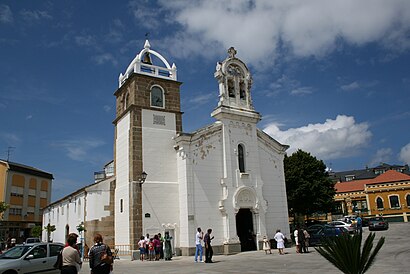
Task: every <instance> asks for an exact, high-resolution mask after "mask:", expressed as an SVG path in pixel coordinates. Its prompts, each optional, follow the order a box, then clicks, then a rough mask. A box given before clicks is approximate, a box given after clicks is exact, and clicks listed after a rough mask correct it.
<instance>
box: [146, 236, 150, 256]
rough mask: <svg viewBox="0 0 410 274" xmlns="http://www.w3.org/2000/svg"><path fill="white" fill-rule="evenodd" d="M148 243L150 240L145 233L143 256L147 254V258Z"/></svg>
mask: <svg viewBox="0 0 410 274" xmlns="http://www.w3.org/2000/svg"><path fill="white" fill-rule="evenodd" d="M149 242H150V238H149V234H148V233H147V235H145V254H147V256H148V257H149V250H148V247H149Z"/></svg>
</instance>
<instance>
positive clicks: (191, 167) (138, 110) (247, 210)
mask: <svg viewBox="0 0 410 274" xmlns="http://www.w3.org/2000/svg"><path fill="white" fill-rule="evenodd" d="M154 58H155V59H154ZM153 60H156V61H159V65H158V64H156V63H155V64H154V62H153ZM215 78H216V80H217V83H218V86H219V94H216V95H215V96H218V97H217V98H219V102H218V105H217V106H216V108H215V110H214V111H213V112H212V114H211V115H212V117H214V118H215V120H216V121H215V122H214V123H213V124H211V125H208V126H206V127H203V128H200V129H198V130H196V131H195V132H192V133H184V132H183V130H182V112H181V106H180V86H181V84H182V83H181V82H178V80H177V68H176V66H175V64H172V66H171V65H170V64H169V63H168V61H167V60H166V59H165V58H164V57H163V56H162V55H161V54H159V53H158V52H156V51H154V50H152V49H151V45H150V44H149V42H148V41H146V42H145V45H144V48H143V49H142V50H141V51H140V52H139V54H137V56H136V57H135V58H134V60H133V61H132V62H131V63H130V65H129V66H128V68H127V69H126V70H125V73H124V74H121V75H120V77H119V88H118V89H117V90H116V91H115V93H114V95H115V97H116V118H115V120H114V122H113V124H114V126H115V133H114V177H113V178H115V179H114V180H115V183H114V184H115V186H114V187H113V194H112V195H113V196H112V197H113V199H112V200H111V199H106V198H105V200H104V201H105V202H106V203H105V202H104V203H102V201H100V207H101V206H107V207H110V208H113V212H112V215H110V216H112V217H113V230H112V235H113V241H114V242H115V245H128V246H129V248H130V249H132V250H136V249H137V246H136V244H137V242H138V239H139V238H140V237H141V236H142V235H145V234H146V233H149V234H150V235H153V234H156V233H158V232H160V233H162V234H163V233H164V232H169V233H170V235H171V236H172V237H173V241H174V242H173V246H174V248H175V252H176V253H177V254H182V255H189V254H193V252H194V250H195V239H194V236H195V232H196V229H197V227H201V228H202V229H203V230H204V231H205V230H206V229H207V228H212V229H213V231H214V232H213V234H214V236H215V239H214V240H213V246H214V249H215V251H216V252H217V253H224V254H230V253H236V252H240V251H245V250H251V249H256V248H257V245H258V244H259V242H261V241H262V238H263V236H265V235H266V236H268V237H270V238H272V237H273V235H274V233H275V230H276V229H278V228H279V229H281V230H282V231H283V232H284V233H285V234H288V235H289V225H288V208H287V200H286V188H285V178H284V170H283V158H284V155H285V152H286V150H287V148H288V146H286V145H282V144H280V143H279V142H277V141H276V140H274V139H273V138H271V137H270V136H269V135H267V134H266V133H264V132H263V131H262V130H260V129H258V128H257V123H258V122H259V121H260V120H261V115H260V114H259V113H258V112H256V111H255V109H254V106H253V104H252V96H251V95H252V94H251V86H252V77H251V74H250V71H249V69H248V68H247V66H246V64H245V63H244V62H242V61H241V60H240V59H238V58H237V57H236V51H235V49H234V48H231V49H229V51H228V57H227V58H226V59H225V60H223V61H222V62H218V63H217V65H216V72H215ZM144 174H148V176H147V178H145V177H144V176H142V175H144ZM98 184H99V183H97V184H96V185H98ZM101 195H104V194H101ZM106 195H108V193H107V194H106ZM110 195H111V194H110ZM70 196H73V195H70ZM65 201H67V197H66V198H64V199H62V200H61V201H58V203H57V204H56V203H55V204H54V211H55V210H56V208H57V207H59V205H62V204H63V203H64V202H65ZM82 205H83V206H84V210H83V211H84V214H85V215H86V216H82V218H83V219H84V224H85V225H86V229H87V232H86V233H89V231H91V229H90V227H88V224H89V222H91V221H92V220H100V219H101V218H100V216H98V215H99V213H96V214H94V213H92V212H93V211H94V210H97V211H98V209H96V208H91V207H90V206H89V205H88V202H87V203H83V204H82ZM70 208H71V207H70ZM91 213H92V214H93V217H92V218H91V217H90V216H89V215H90V214H91ZM60 215H61V211H60ZM44 217H45V218H47V217H48V215H47V214H45V215H44ZM60 217H61V216H60ZM50 220H53V219H50ZM66 221H69V220H66ZM50 222H54V221H50ZM76 222H77V223H78V222H79V219H78V220H76ZM52 224H54V223H52ZM61 226H65V224H63V223H61V224H58V227H61ZM93 229H94V228H93ZM103 236H104V235H103ZM250 236H251V242H253V243H249V239H250ZM59 240H61V239H60V238H59Z"/></svg>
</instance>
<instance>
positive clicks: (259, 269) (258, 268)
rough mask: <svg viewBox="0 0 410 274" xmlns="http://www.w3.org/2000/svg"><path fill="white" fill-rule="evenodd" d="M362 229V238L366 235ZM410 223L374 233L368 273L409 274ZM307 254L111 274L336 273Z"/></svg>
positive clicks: (129, 267) (190, 260) (160, 265)
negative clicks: (377, 248)
mask: <svg viewBox="0 0 410 274" xmlns="http://www.w3.org/2000/svg"><path fill="white" fill-rule="evenodd" d="M368 233H369V232H368V229H367V228H365V229H364V234H363V236H364V238H365V237H366V236H367V235H368ZM408 235H410V223H391V224H390V229H389V230H387V231H377V232H376V239H375V242H374V245H376V242H377V240H378V238H380V236H385V237H386V242H385V244H384V246H383V247H382V249H381V251H380V252H379V254H378V256H377V257H376V262H375V264H374V265H373V266H372V267H371V268H370V270H369V271H368V273H372V274H382V273H409V269H410V260H409V259H408V254H409V253H410V245H409V238H408V237H409V236H408ZM309 249H310V251H311V252H310V253H308V254H298V253H296V252H295V249H294V248H287V249H285V252H286V253H287V254H285V255H282V256H281V255H279V254H278V253H277V250H272V253H273V254H272V255H270V254H268V255H265V252H264V251H251V252H243V253H240V254H236V255H230V256H224V255H217V256H214V261H215V263H212V264H205V263H195V262H194V257H193V256H190V257H187V256H181V257H175V258H173V260H172V261H157V262H155V261H151V262H150V261H144V262H141V261H131V260H130V258H120V260H115V264H114V272H113V273H114V274H131V273H152V274H154V273H155V274H156V273H167V274H174V273H175V274H177V273H178V274H186V273H209V274H213V273H304V274H305V273H308V274H312V273H321V274H324V273H326V274H327V273H340V271H338V270H337V269H336V268H335V267H334V266H333V265H331V264H330V263H329V262H328V261H326V260H325V259H324V258H322V257H321V256H320V255H319V254H318V252H316V250H315V249H314V248H312V247H310V248H309ZM80 273H81V274H85V273H87V274H89V273H90V272H89V268H88V262H85V264H84V266H83V269H82V270H81V272H80Z"/></svg>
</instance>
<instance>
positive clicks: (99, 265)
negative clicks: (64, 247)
mask: <svg viewBox="0 0 410 274" xmlns="http://www.w3.org/2000/svg"><path fill="white" fill-rule="evenodd" d="M94 243H95V244H94V245H93V246H92V247H91V249H90V252H89V254H88V257H89V260H90V270H91V274H109V273H110V272H111V270H112V263H113V260H112V252H111V249H110V247H109V246H108V245H106V244H104V243H103V238H102V236H101V234H98V233H97V234H95V236H94Z"/></svg>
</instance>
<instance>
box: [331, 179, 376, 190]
mask: <svg viewBox="0 0 410 274" xmlns="http://www.w3.org/2000/svg"><path fill="white" fill-rule="evenodd" d="M370 180H371V179H364V180H353V181H349V182H343V183H337V184H335V189H336V193H344V192H353V191H363V190H364V185H365V184H367V183H368V182H369V181H370Z"/></svg>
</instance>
